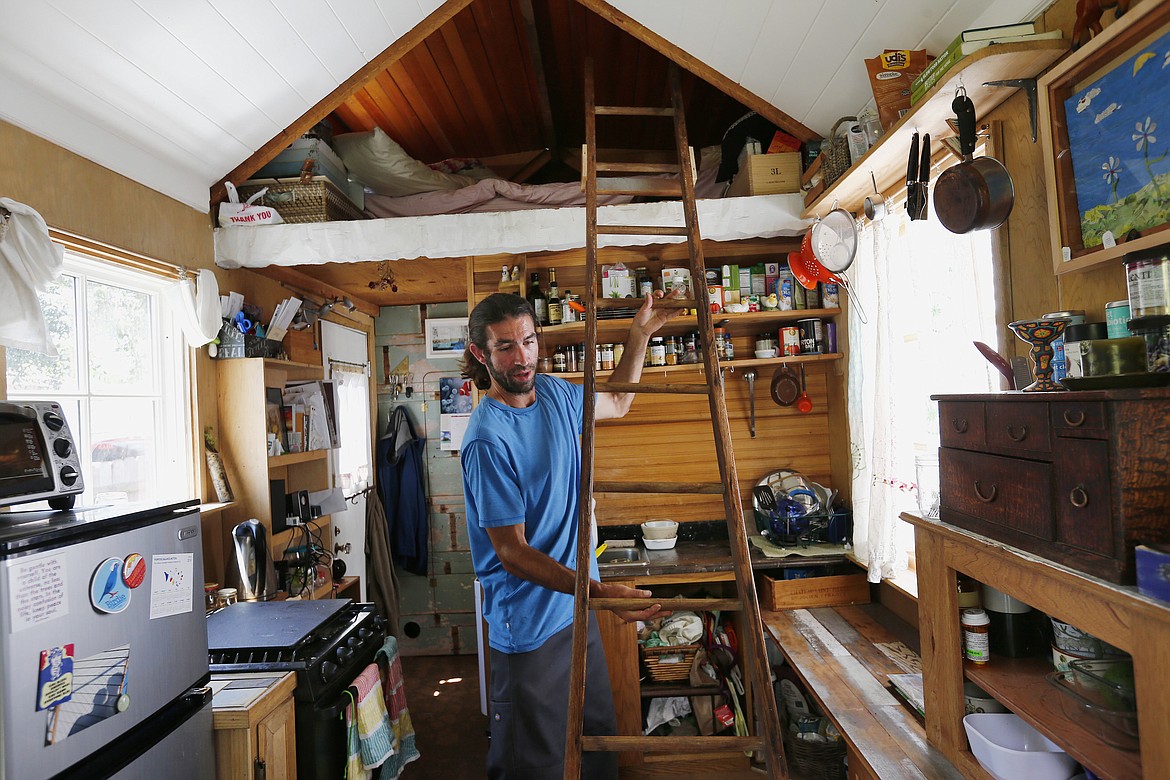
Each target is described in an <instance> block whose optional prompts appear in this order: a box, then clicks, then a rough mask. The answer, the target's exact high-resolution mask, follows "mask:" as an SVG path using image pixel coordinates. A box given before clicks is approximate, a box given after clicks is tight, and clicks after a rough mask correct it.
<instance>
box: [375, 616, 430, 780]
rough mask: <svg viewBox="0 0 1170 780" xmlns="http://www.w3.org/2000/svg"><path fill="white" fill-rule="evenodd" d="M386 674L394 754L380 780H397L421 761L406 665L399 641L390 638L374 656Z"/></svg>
mask: <svg viewBox="0 0 1170 780" xmlns="http://www.w3.org/2000/svg"><path fill="white" fill-rule="evenodd" d="M374 660H375V662H376V663H377V664H378V669H379V671H380V672H381V674H382V693H383V695H384V696H385V704H386V712H387V714H388V716H389V718H390V734H391V740H392V744H393V749H394V754H393V755H392V756H391V757H390V758H389V759H388V760H387V761H386V763H385V764H383V766H382V774H381V777H380V780H396V778H397V777H398V776H399V775H400V774H402V770H403V768H404V767H405V766H406V765H407V764H409V763H410V762H411V761H414V760H415V759H416V758H418V757H419V752H418V748H416V747H415V744H414V725H413V724H412V723H411V722H410V711H409V710H408V709H407V708H406V685H405V681H404V680H403V677H402V661H401V660H400V659H399V658H398V640H397V639H396V638H395V637H392V636H388V637H386V642H385V644H383V645H382V647H381V649H379V650H378V652H377V653H376V654H375V655H374Z"/></svg>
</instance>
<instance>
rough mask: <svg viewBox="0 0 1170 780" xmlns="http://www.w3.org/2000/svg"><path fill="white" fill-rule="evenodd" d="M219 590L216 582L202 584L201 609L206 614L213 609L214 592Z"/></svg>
mask: <svg viewBox="0 0 1170 780" xmlns="http://www.w3.org/2000/svg"><path fill="white" fill-rule="evenodd" d="M217 590H219V583H218V582H205V583H203V607H204V609H206V610H207V611H208V612H210V611H211V610H213V609H215V592H216V591H217Z"/></svg>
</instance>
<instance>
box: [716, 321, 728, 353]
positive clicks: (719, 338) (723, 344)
mask: <svg viewBox="0 0 1170 780" xmlns="http://www.w3.org/2000/svg"><path fill="white" fill-rule="evenodd" d="M715 356H716V357H718V358H719V359H720V360H727V329H726V328H716V329H715Z"/></svg>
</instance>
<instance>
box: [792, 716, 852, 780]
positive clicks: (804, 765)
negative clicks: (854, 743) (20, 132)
mask: <svg viewBox="0 0 1170 780" xmlns="http://www.w3.org/2000/svg"><path fill="white" fill-rule="evenodd" d="M847 750H848V746H847V745H846V744H845V740H843V739H841V740H838V741H836V742H809V741H807V740H803V739H797V737H796V734H794V733H793V732H792V731H789V730H788V729H787V728H786V729H784V752H785V753H786V754H787V759H788V765H789V766H790V767H792V766H795V767H796V769H797V770H798V771H799V772H800V774H801V775H802V776H803V777H806V778H809V780H846V778H847V777H848V770H847V768H846V766H845V753H846V751H847Z"/></svg>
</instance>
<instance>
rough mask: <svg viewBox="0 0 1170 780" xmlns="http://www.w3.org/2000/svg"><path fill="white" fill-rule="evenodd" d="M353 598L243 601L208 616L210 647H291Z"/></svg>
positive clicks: (271, 648) (214, 648)
mask: <svg viewBox="0 0 1170 780" xmlns="http://www.w3.org/2000/svg"><path fill="white" fill-rule="evenodd" d="M348 603H349V599H333V600H324V601H243V602H240V603H238V604H232V605H231V606H229V607H227V608H225V609H221V610H219V611H217V612H214V613H212V614H211V615H210V616H209V617H208V618H207V649H208V650H209V651H210V652H215V651H217V650H244V649H260V650H291V649H293V648H295V647H296V646H297V645H299V644H301V642H303V641H304V640H305V638H306V637H308V636H309V635H310V634H311V633H312V632H313V631H314V630H315V629H316V628H318V627H319V626H320V625H321V624H322V623H325V622H326V621H328V620H329V619H330V618H332V617H333V616H334V615H336V614H337V613H338V612H340V611H341V610H342V608H343V607H345V605H346V604H348Z"/></svg>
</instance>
